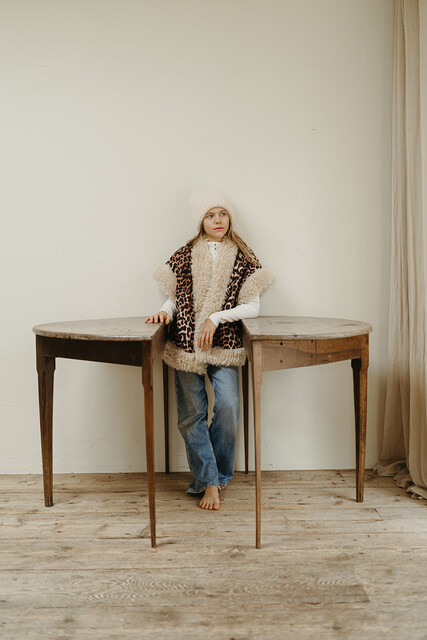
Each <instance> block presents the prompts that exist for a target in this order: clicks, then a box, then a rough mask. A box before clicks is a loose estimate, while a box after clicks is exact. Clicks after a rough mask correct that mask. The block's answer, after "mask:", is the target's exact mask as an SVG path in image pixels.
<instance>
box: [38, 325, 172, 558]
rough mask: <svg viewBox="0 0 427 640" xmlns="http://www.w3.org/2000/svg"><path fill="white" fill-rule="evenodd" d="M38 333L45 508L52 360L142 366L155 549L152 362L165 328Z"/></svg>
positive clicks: (45, 329) (49, 487) (46, 328)
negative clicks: (61, 359)
mask: <svg viewBox="0 0 427 640" xmlns="http://www.w3.org/2000/svg"><path fill="white" fill-rule="evenodd" d="M33 331H34V333H35V334H36V350H37V372H38V380H39V405H40V434H41V448H42V462H43V486H44V499H45V505H46V506H47V507H51V506H52V505H53V456H52V425H53V375H54V371H55V359H56V358H72V359H76V360H90V361H92V362H107V363H112V364H128V365H133V366H137V367H141V368H142V384H143V387H144V407H145V442H146V458H147V485H148V504H149V512H150V531H151V546H152V547H155V546H156V511H155V488H154V434H153V428H154V423H153V361H154V359H155V358H156V356H157V355H158V354H159V353H160V352H161V349H162V347H163V344H164V340H165V325H163V324H145V318H108V319H105V320H79V321H75V322H57V323H54V324H41V325H38V326H36V327H34V328H33Z"/></svg>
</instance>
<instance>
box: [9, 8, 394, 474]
mask: <svg viewBox="0 0 427 640" xmlns="http://www.w3.org/2000/svg"><path fill="white" fill-rule="evenodd" d="M393 18H394V2H392V0H263V1H262V2H261V1H258V0H216V1H215V2H208V1H204V0H179V2H177V1H176V0H139V1H138V0H28V1H23V0H0V92H1V117H0V136H1V153H0V215H1V227H0V228H1V246H0V274H1V275H0V278H1V290H0V296H1V297H0V300H1V314H0V322H1V331H0V361H1V365H0V366H1V369H0V428H1V432H0V472H3V473H40V472H41V454H40V438H39V422H38V420H39V418H38V398H37V375H36V370H35V339H34V335H33V333H32V331H31V329H32V327H33V325H35V324H40V323H45V322H54V321H61V320H78V319H88V318H108V317H119V316H145V315H148V314H151V313H154V312H155V311H157V310H158V308H159V307H160V305H161V304H162V302H163V300H164V297H163V295H162V293H161V291H160V289H159V287H158V285H157V283H156V282H155V281H154V280H153V278H152V272H153V270H154V268H155V266H156V265H157V264H158V263H160V262H163V261H165V260H167V259H168V258H169V256H170V255H171V253H172V252H173V251H174V250H175V249H177V248H178V247H179V246H181V245H182V244H184V243H185V242H186V240H187V239H189V238H190V237H191V236H192V235H194V229H193V227H192V225H191V222H190V219H189V215H188V207H187V200H188V195H189V193H190V192H191V191H192V190H193V189H195V188H197V187H200V186H206V185H215V186H217V187H218V188H219V189H221V190H223V191H224V192H226V193H227V195H228V196H229V197H230V198H231V199H232V200H233V201H234V203H235V205H236V208H237V210H238V218H237V224H236V228H237V231H238V232H239V233H240V235H242V236H243V237H244V238H245V239H246V241H247V242H248V244H249V245H250V246H251V247H252V248H253V250H254V251H255V253H256V254H257V256H258V257H259V258H260V260H261V261H262V262H263V263H264V264H266V265H268V266H269V267H270V269H272V271H273V272H274V273H275V275H276V282H275V284H274V286H273V287H272V288H271V289H270V290H269V291H268V292H267V293H266V294H265V295H264V296H263V298H262V305H261V313H262V314H263V315H274V314H277V315H306V316H324V317H338V318H350V319H355V320H362V321H365V322H369V323H371V324H372V325H373V327H374V331H373V333H372V334H371V343H370V344H371V348H370V368H369V393H368V437H367V458H366V463H367V466H368V467H369V466H372V465H373V464H374V463H375V462H376V460H377V457H378V453H379V445H380V441H381V434H382V420H383V407H384V394H385V380H386V368H387V325H388V300H389V255H390V220H391V211H390V209H391V194H390V191H391V187H390V173H391V115H392V111H391V109H392V76H393V71H392V67H393ZM155 374H156V378H155V382H156V388H155V403H156V405H155V411H156V416H155V437H156V440H155V446H156V469H157V470H159V471H161V470H163V465H164V455H163V422H162V421H163V408H162V395H161V366H160V363H157V364H156V369H155ZM170 392H171V401H170V402H171V417H172V437H171V462H172V470H183V469H186V468H187V464H186V457H185V450H184V446H183V443H182V441H181V436H180V435H179V433H178V431H177V428H176V414H175V402H174V397H173V386H172V379H171V385H170ZM143 425H144V413H143V392H142V385H141V380H140V371H139V370H138V369H137V368H131V367H124V366H117V365H103V364H98V363H85V362H78V361H67V360H59V359H58V360H57V367H56V373H55V402H54V471H55V472H101V471H111V472H121V471H143V470H145V446H144V426H143ZM354 441H355V437H354V417H353V391H352V371H351V367H350V362H349V361H348V362H344V363H338V364H332V365H328V366H324V367H313V368H301V369H294V370H289V371H276V372H269V373H266V374H264V378H263V387H262V466H263V468H264V469H312V468H351V467H354V458H355V445H354ZM252 453H253V447H252V442H251V464H252ZM242 465H243V439H242V434H241V433H240V434H239V443H238V453H237V458H236V468H237V469H242Z"/></svg>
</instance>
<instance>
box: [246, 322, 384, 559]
mask: <svg viewBox="0 0 427 640" xmlns="http://www.w3.org/2000/svg"><path fill="white" fill-rule="evenodd" d="M242 324H243V342H244V345H245V348H246V351H247V354H248V358H249V361H250V363H251V371H252V391H253V414H254V434H255V487H256V489H255V491H256V547H257V549H259V547H260V546H261V383H262V373H263V371H273V370H276V369H292V368H294V367H307V366H311V365H317V364H328V363H330V362H339V361H340V360H351V366H352V369H353V389H354V410H355V423H356V501H357V502H362V501H363V487H364V470H365V446H366V411H367V374H368V364H369V333H370V332H371V331H372V327H371V325H370V324H366V323H365V322H357V321H354V320H338V319H334V318H304V317H303V318H301V317H294V316H260V317H258V318H251V319H247V320H243V321H242ZM245 381H246V382H245ZM245 387H246V389H245ZM243 395H244V405H246V406H247V375H244V377H243ZM245 395H246V399H245ZM245 413H246V411H245ZM245 423H247V420H246V419H245ZM245 427H246V424H245Z"/></svg>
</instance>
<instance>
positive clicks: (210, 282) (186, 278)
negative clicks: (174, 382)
mask: <svg viewBox="0 0 427 640" xmlns="http://www.w3.org/2000/svg"><path fill="white" fill-rule="evenodd" d="M154 277H155V278H156V280H158V282H159V284H160V285H161V287H162V289H163V290H164V292H165V293H166V295H168V296H172V297H173V298H174V300H175V305H176V315H175V317H174V318H173V320H172V322H171V324H170V325H169V327H170V329H169V335H168V340H167V342H166V345H165V349H164V352H163V360H164V361H165V362H166V363H167V364H168V365H170V366H171V367H174V368H175V369H181V370H183V371H193V372H195V373H200V374H203V373H206V365H208V364H213V365H216V366H226V367H232V366H239V365H242V364H244V362H245V359H246V352H245V349H244V347H243V342H242V325H241V322H240V320H238V321H237V322H224V323H223V324H219V325H218V328H217V329H216V331H215V334H214V339H213V345H212V347H211V348H210V349H206V350H204V351H202V350H201V349H200V348H199V347H198V345H197V339H198V335H199V333H200V330H201V328H202V327H203V325H204V323H205V322H206V320H207V318H209V316H210V315H211V314H212V313H214V312H216V311H222V310H225V309H233V308H234V307H236V306H237V305H239V304H244V303H245V302H249V301H250V300H251V299H252V298H253V297H254V296H256V295H257V294H261V293H262V292H263V291H265V290H266V289H267V288H268V287H269V286H270V284H271V283H272V281H273V278H272V276H271V274H270V272H269V271H268V270H267V269H266V268H265V267H262V266H261V265H260V264H252V263H251V262H249V260H248V259H247V258H246V257H245V256H244V254H243V252H242V251H241V250H240V249H238V247H237V245H235V244H234V242H232V241H231V240H230V239H228V238H224V240H223V241H222V242H221V243H220V245H219V248H218V256H217V260H216V262H215V265H214V264H213V260H212V256H211V252H210V249H209V246H208V243H207V241H206V240H205V239H204V238H203V237H202V238H200V239H199V240H198V241H197V242H196V244H195V245H194V246H193V247H188V246H184V247H181V248H180V249H178V251H175V253H174V254H173V255H172V256H171V257H170V258H169V260H168V261H167V262H166V264H163V265H160V266H159V267H157V269H156V270H155V272H154Z"/></svg>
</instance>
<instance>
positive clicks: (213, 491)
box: [199, 487, 219, 511]
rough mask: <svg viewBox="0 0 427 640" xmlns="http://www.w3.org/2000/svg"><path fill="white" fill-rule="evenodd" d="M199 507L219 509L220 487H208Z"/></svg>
mask: <svg viewBox="0 0 427 640" xmlns="http://www.w3.org/2000/svg"><path fill="white" fill-rule="evenodd" d="M199 507H201V508H202V509H213V510H214V511H218V509H219V491H218V487H207V488H206V489H205V495H204V496H203V498H202V499H201V500H200V502H199Z"/></svg>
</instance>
